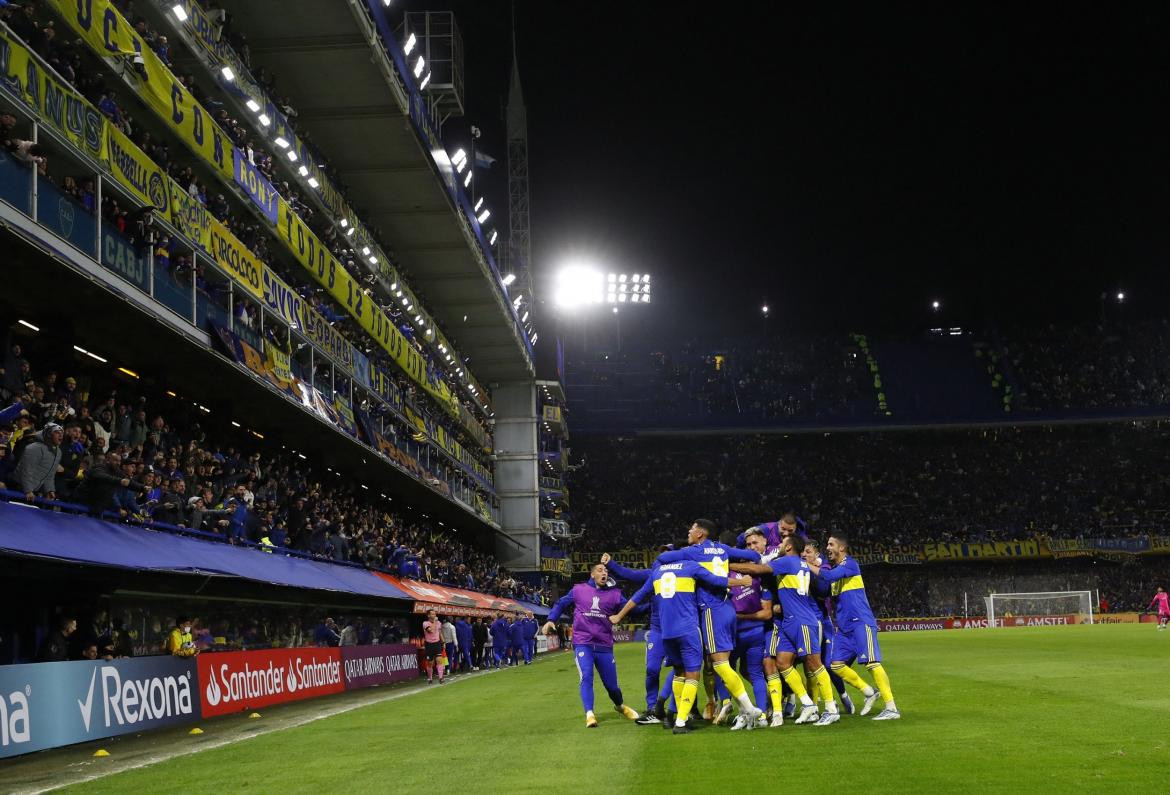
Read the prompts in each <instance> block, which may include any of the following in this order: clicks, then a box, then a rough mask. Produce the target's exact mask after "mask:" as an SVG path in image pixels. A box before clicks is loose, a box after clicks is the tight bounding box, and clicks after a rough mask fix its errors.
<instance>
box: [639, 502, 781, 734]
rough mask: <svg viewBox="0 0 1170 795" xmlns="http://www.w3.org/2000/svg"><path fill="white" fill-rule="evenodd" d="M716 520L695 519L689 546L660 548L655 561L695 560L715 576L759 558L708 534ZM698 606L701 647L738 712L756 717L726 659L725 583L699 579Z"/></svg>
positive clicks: (731, 638) (731, 613)
mask: <svg viewBox="0 0 1170 795" xmlns="http://www.w3.org/2000/svg"><path fill="white" fill-rule="evenodd" d="M714 532H715V523H714V522H712V521H711V520H710V519H696V520H695V521H694V522H693V523H692V524H691V527H690V529H689V530H688V531H687V543H688V544H689V546H686V547H683V548H682V549H677V550H672V551H670V552H663V553H662V554H660V555H659V556H658V561H657V562H658V563H677V562H678V561H682V560H689V561H693V562H695V563H698V564H699V565H700V566H702V567H703V568H704V569H706V570H707V571H709V572H711V573H712V574H714V575H715V576H717V577H727V574H728V568H727V566H728V563H729V562H730V561H732V560H739V561H758V560H759V559H760V556H759V555H758V554H757V553H755V552H752V551H750V550H745V549H736V548H735V547H730V546H728V545H727V544H721V543H720V542H718V541H716V540H714V539H713V538H712V537H711V536H712V535H713V534H714ZM698 603H699V608H700V614H699V624H700V629H701V630H702V638H703V650H704V651H706V652H707V654H709V655H710V659H711V668H712V669H713V670H714V671H715V674H716V675H717V676H718V677H719V678H720V679H722V680H723V684H724V686H725V687H726V688H727V692H728V693H729V694H731V697H732V698H734V699H735V700H736V701H738V702H739V707H740V714H741V715H746V716H748V718H750V719H751V720H753V721H754V720H755V719H756V718H757V717H758V714H759V710H758V709H757V708H756V706H755V705H754V704H752V700H751V697H749V696H748V694H747V688H745V687H744V684H743V680H742V679H740V678H739V674H737V673H736V672H735V669H734V668H732V667H731V663H730V662H729V659H730V657H731V651H732V649H734V648H735V625H736V618H735V606H734V605H733V604H732V603H731V600H729V599H728V597H727V588H726V587H714V586H711V585H708V584H707V583H706V581H703V580H701V581H700V583H699V585H698ZM676 701H677V699H676Z"/></svg>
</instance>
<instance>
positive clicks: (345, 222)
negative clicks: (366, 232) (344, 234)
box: [339, 218, 394, 290]
mask: <svg viewBox="0 0 1170 795" xmlns="http://www.w3.org/2000/svg"><path fill="white" fill-rule="evenodd" d="M339 223H340V225H341V228H342V229H345V228H346V227H347V226H349V220H348V219H345V218H342V219H341V221H340V222H339ZM390 289H391V290H393V289H394V288H393V287H391V288H390Z"/></svg>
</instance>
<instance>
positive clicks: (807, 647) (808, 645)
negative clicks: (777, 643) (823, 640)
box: [800, 624, 820, 654]
mask: <svg viewBox="0 0 1170 795" xmlns="http://www.w3.org/2000/svg"><path fill="white" fill-rule="evenodd" d="M800 631H801V634H803V635H804V651H805V653H806V654H812V653H813V645H812V638H810V637H809V636H808V627H807V626H804V625H803V624H802V625H801V627H800ZM817 651H820V648H819V647H818V649H817Z"/></svg>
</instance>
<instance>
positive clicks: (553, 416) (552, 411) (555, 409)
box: [542, 406, 561, 422]
mask: <svg viewBox="0 0 1170 795" xmlns="http://www.w3.org/2000/svg"><path fill="white" fill-rule="evenodd" d="M542 413H543V414H544V421H545V422H560V421H561V407H560V406H544V407H542Z"/></svg>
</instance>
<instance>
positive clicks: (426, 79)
mask: <svg viewBox="0 0 1170 795" xmlns="http://www.w3.org/2000/svg"><path fill="white" fill-rule="evenodd" d="M430 84H431V73H430V72H427V76H426V77H424V78H423V79H422V82H421V83H419V84H418V90H419V91H422V90H424V89H425V88H426V87H427V86H429V85H430Z"/></svg>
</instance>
